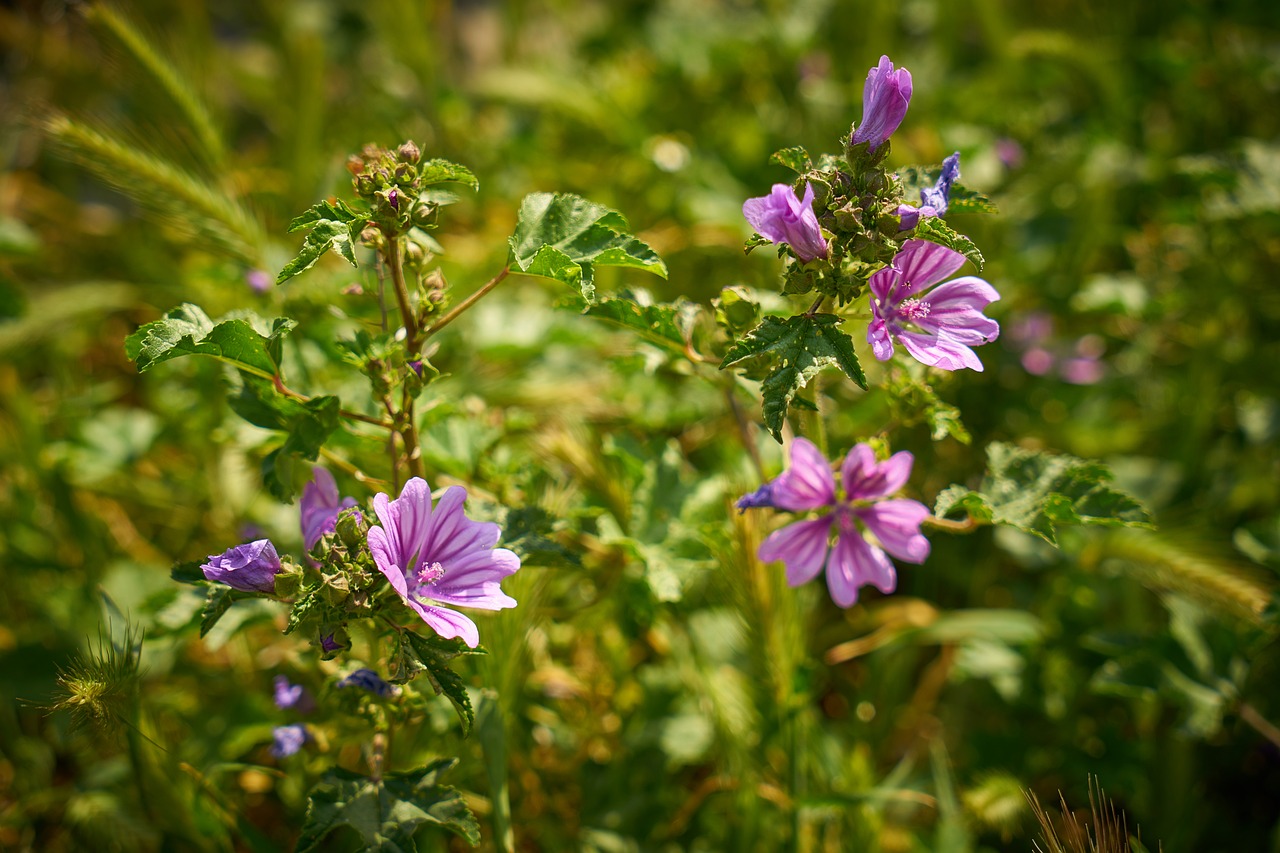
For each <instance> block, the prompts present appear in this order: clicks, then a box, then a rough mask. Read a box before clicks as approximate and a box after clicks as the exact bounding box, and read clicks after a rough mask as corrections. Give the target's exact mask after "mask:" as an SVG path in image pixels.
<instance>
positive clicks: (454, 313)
mask: <svg viewBox="0 0 1280 853" xmlns="http://www.w3.org/2000/svg"><path fill="white" fill-rule="evenodd" d="M510 274H511V267H503V268H502V272H500V273H498V274H497V275H495V276H494V277H493V278H491V279H489V280H488V281H487V282H485V284H484V286H482V287H481V288H480V289H479V290H477V291H476V292H475V293H473V294H471V295H470V296H468V297H467V298H466V299H464V300H462V301H461V302H459V303H458V304H457V306H455V307H454V308H453V310H451V311H450V312H449V313H448V314H445V315H444V316H443V317H441V318H440V319H439V320H437V321H436V322H435V324H434V325H432V326H431V328H429V329H427V331H426V332H425V333H424V334H423V337H427V338H429V337H431V336H432V335H434V334H435V333H436V332H438V331H440V330H441V329H443V328H444V327H445V326H447V325H449V324H450V323H452V322H453V321H454V320H456V319H458V317H459V315H461V314H462V312H463V311H466V310H467V309H468V308H470V307H471V306H472V305H475V304H476V303H477V302H479V301H480V299H481V297H483V296H484V295H485V294H486V293H488V292H489V291H490V290H493V289H494V288H495V287H497V286H498V282H500V281H502V280H503V279H504V278H506V277H507V276H508V275H510Z"/></svg>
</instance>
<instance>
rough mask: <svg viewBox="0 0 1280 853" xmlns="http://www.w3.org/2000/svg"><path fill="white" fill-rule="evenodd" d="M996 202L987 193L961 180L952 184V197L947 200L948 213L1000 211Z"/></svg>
mask: <svg viewBox="0 0 1280 853" xmlns="http://www.w3.org/2000/svg"><path fill="white" fill-rule="evenodd" d="M999 212H1000V209H999V208H998V207H996V203H995V202H994V201H992V200H991V199H990V198H988V197H987V196H986V195H983V194H982V193H980V192H978V191H977V190H971V189H969V188H968V187H966V186H964V185H963V184H961V183H960V182H959V181H957V182H955V183H954V184H952V185H951V199H950V200H949V201H948V202H947V213H948V214H952V213H999Z"/></svg>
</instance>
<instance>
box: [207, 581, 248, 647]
mask: <svg viewBox="0 0 1280 853" xmlns="http://www.w3.org/2000/svg"><path fill="white" fill-rule="evenodd" d="M240 597H241V596H239V595H236V591H235V590H234V589H232V588H231V587H229V586H227V585H226V584H220V583H218V584H213V585H211V586H210V587H209V598H208V600H207V601H205V603H204V610H202V611H201V612H200V636H201V637H204V635H205V634H207V633H209V632H210V631H211V630H213V626H214V625H217V624H218V620H219V619H221V618H222V617H223V615H224V614H225V613H226V612H227V611H228V610H230V609H231V605H232V604H234V603H235V602H236V601H237V599H239V598H240Z"/></svg>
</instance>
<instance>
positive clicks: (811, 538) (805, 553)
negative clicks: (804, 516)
mask: <svg viewBox="0 0 1280 853" xmlns="http://www.w3.org/2000/svg"><path fill="white" fill-rule="evenodd" d="M832 520H833V519H832V517H831V516H829V515H828V516H823V517H822V518H818V519H814V520H812V521H797V522H795V523H794V524H788V525H787V526H786V527H783V528H781V529H779V530H775V531H774V532H773V533H770V534H769V537H768V538H767V539H765V540H764V542H762V543H761V544H760V550H759V551H758V552H757V556H759V557H760V559H761V561H762V562H765V563H772V562H773V561H775V560H782V561H783V562H784V563H785V564H786V566H787V583H788V584H790V585H791V586H799V585H800V584H802V583H806V582H808V581H811V580H813V579H814V578H815V577H817V576H818V572H820V571H822V564H823V563H824V562H826V559H827V539H828V537H829V536H830V534H831V523H832Z"/></svg>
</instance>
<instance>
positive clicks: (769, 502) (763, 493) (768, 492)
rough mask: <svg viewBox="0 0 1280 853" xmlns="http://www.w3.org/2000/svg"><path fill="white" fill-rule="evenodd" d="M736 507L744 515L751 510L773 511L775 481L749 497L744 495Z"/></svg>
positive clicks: (766, 484)
mask: <svg viewBox="0 0 1280 853" xmlns="http://www.w3.org/2000/svg"><path fill="white" fill-rule="evenodd" d="M734 506H736V507H737V508H738V512H739V513H744V512H746V511H747V510H749V509H761V508H764V509H773V508H774V503H773V481H769V482H768V483H765V484H764V485H763V486H761V487H760V488H758V489H756V490H755V491H754V492H752V493H751V494H749V495H743V496H742V497H740V498H738V502H737V503H736V504H734Z"/></svg>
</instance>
